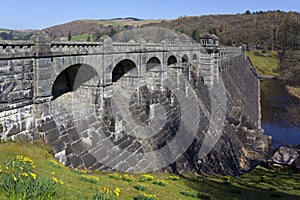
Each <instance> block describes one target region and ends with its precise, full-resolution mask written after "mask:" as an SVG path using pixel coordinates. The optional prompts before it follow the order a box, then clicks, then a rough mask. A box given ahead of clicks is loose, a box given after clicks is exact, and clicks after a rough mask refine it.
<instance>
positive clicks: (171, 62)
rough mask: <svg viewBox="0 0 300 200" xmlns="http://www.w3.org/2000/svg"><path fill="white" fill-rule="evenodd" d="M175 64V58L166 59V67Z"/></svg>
mask: <svg viewBox="0 0 300 200" xmlns="http://www.w3.org/2000/svg"><path fill="white" fill-rule="evenodd" d="M176 63H177V59H176V57H175V56H173V55H172V56H170V57H169V58H168V62H167V64H168V66H169V65H173V64H176Z"/></svg>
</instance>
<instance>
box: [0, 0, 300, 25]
mask: <svg viewBox="0 0 300 200" xmlns="http://www.w3.org/2000/svg"><path fill="white" fill-rule="evenodd" d="M0 5H1V11H0V28H8V29H14V30H16V29H43V28H47V27H50V26H53V25H58V24H62V23H66V22H70V21H73V20H78V19H111V18H117V17H122V18H123V17H136V18H141V19H176V18H178V17H180V16H185V15H186V16H200V15H208V14H237V13H244V12H245V11H246V10H250V11H251V12H253V11H260V10H261V11H268V10H282V11H287V12H288V11H296V12H300V0H205V1H204V0H44V1H43V0H13V1H8V0H4V1H1V4H0Z"/></svg>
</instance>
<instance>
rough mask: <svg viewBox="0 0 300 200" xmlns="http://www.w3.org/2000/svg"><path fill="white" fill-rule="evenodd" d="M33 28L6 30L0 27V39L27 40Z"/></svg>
mask: <svg viewBox="0 0 300 200" xmlns="http://www.w3.org/2000/svg"><path fill="white" fill-rule="evenodd" d="M34 32H35V30H8V29H3V28H2V29H1V28H0V40H28V39H30V37H31V36H32V35H33V34H34Z"/></svg>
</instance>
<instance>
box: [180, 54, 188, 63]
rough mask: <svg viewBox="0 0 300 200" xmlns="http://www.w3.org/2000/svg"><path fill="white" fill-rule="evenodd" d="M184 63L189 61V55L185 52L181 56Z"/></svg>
mask: <svg viewBox="0 0 300 200" xmlns="http://www.w3.org/2000/svg"><path fill="white" fill-rule="evenodd" d="M181 61H182V63H188V62H189V57H188V55H186V54H184V55H183V56H182V58H181Z"/></svg>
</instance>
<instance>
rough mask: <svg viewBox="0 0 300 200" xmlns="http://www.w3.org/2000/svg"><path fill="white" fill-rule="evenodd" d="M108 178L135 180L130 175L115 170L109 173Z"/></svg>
mask: <svg viewBox="0 0 300 200" xmlns="http://www.w3.org/2000/svg"><path fill="white" fill-rule="evenodd" d="M109 177H110V178H114V179H116V180H123V181H127V182H133V181H135V178H134V177H133V176H132V175H128V174H124V175H121V174H118V173H117V172H114V173H113V174H111V175H109Z"/></svg>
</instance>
